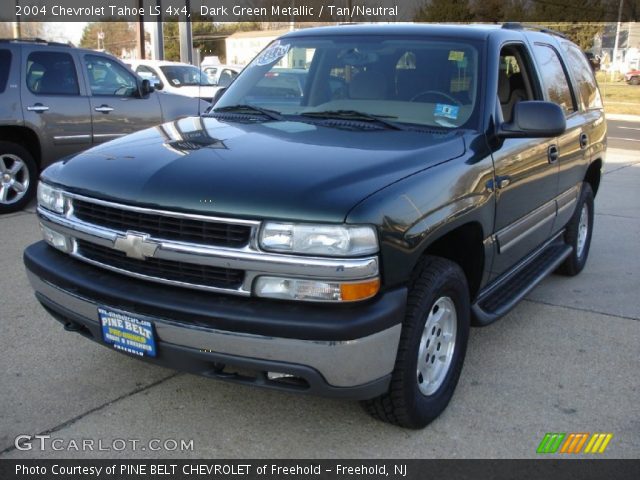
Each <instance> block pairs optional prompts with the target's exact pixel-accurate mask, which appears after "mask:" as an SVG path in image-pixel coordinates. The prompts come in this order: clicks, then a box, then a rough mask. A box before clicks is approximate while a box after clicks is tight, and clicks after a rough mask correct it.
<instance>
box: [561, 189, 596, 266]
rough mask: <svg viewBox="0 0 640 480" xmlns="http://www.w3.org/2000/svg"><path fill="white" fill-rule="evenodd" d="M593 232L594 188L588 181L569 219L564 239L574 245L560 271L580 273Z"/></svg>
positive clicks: (585, 260)
mask: <svg viewBox="0 0 640 480" xmlns="http://www.w3.org/2000/svg"><path fill="white" fill-rule="evenodd" d="M592 233H593V190H592V189H591V185H589V184H588V183H587V182H584V183H583V184H582V190H581V192H580V198H579V199H578V204H577V205H576V211H575V212H574V213H573V217H571V220H569V223H568V224H567V226H566V230H565V233H564V241H565V242H566V243H567V245H570V246H571V247H573V251H572V252H571V254H570V255H569V256H568V257H567V259H566V260H565V261H564V263H563V264H562V265H560V267H559V268H558V272H559V273H561V274H563V275H567V276H570V277H573V276H575V275H578V274H579V273H580V272H581V271H582V269H583V268H584V266H585V265H586V263H587V257H588V256H589V249H590V248H591V235H592Z"/></svg>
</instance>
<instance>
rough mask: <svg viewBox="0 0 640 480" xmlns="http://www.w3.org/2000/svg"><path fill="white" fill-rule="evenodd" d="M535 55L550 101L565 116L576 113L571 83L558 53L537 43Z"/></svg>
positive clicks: (534, 49)
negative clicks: (556, 105)
mask: <svg viewBox="0 0 640 480" xmlns="http://www.w3.org/2000/svg"><path fill="white" fill-rule="evenodd" d="M533 54H534V55H535V57H536V60H537V61H538V66H539V67H540V73H541V76H542V85H543V87H544V89H545V91H546V93H547V96H548V98H549V100H550V101H552V102H554V103H557V104H558V105H560V106H561V107H562V109H563V110H564V112H565V115H568V114H570V113H573V112H575V111H576V107H575V105H574V103H573V97H572V96H571V90H570V89H569V81H568V79H567V75H566V73H565V71H564V68H563V67H562V62H561V61H560V58H559V57H558V54H557V52H556V51H555V50H554V49H553V48H552V47H550V46H549V45H543V44H539V43H536V44H535V45H534V47H533Z"/></svg>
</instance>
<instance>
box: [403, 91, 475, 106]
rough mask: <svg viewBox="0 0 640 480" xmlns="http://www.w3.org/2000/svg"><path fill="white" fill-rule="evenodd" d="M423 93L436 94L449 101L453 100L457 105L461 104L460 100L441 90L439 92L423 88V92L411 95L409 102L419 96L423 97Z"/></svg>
mask: <svg viewBox="0 0 640 480" xmlns="http://www.w3.org/2000/svg"><path fill="white" fill-rule="evenodd" d="M425 95H436V96H440V97H442V98H445V99H447V100H449V101H450V102H453V103H454V104H456V105H458V106H459V107H461V106H462V102H461V101H460V100H457V99H455V98H453V97H452V96H451V95H448V94H446V93H443V92H439V91H437V90H425V91H424V92H420V93H418V94H417V95H414V96H413V97H411V100H410V101H411V102H415V101H416V99H418V98H420V97H424V96H425Z"/></svg>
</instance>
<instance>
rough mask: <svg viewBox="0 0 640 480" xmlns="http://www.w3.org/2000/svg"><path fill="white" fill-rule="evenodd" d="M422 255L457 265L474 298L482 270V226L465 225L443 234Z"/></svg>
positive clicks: (475, 224) (476, 224)
mask: <svg viewBox="0 0 640 480" xmlns="http://www.w3.org/2000/svg"><path fill="white" fill-rule="evenodd" d="M424 255H435V256H438V257H443V258H446V259H448V260H451V261H452V262H455V263H457V264H458V265H459V266H460V268H462V270H463V271H464V273H465V276H466V277H467V283H468V284H469V295H470V297H471V298H472V299H473V298H475V296H476V294H477V293H478V290H479V288H480V282H481V281H482V271H483V268H484V247H483V236H482V226H481V225H480V224H479V223H477V222H472V223H467V224H464V225H462V226H460V227H457V228H456V229H454V230H452V231H450V232H448V233H446V234H444V235H443V236H442V237H440V238H438V239H437V240H436V241H435V242H433V243H431V244H430V245H429V246H428V247H427V249H426V250H425V251H424Z"/></svg>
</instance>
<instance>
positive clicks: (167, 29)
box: [163, 16, 261, 61]
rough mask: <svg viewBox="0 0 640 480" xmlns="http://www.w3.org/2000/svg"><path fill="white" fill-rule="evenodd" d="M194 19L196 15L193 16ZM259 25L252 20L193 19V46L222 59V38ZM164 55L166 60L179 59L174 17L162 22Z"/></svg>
mask: <svg viewBox="0 0 640 480" xmlns="http://www.w3.org/2000/svg"><path fill="white" fill-rule="evenodd" d="M195 18H196V20H197V18H198V16H196V17H195ZM260 27H261V25H260V24H259V23H254V22H237V23H213V22H200V21H193V22H192V23H191V31H192V34H193V46H194V48H198V49H200V50H201V51H204V52H205V53H206V54H207V55H217V56H218V57H220V59H221V60H222V59H224V57H225V56H226V55H225V43H224V39H225V37H227V36H228V35H231V34H233V33H235V32H243V31H250V30H260V29H261V28H260ZM163 29H164V57H165V59H166V60H173V61H179V60H180V32H179V30H180V29H179V27H178V22H176V21H175V20H174V19H172V21H168V22H165V23H164V28H163Z"/></svg>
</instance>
